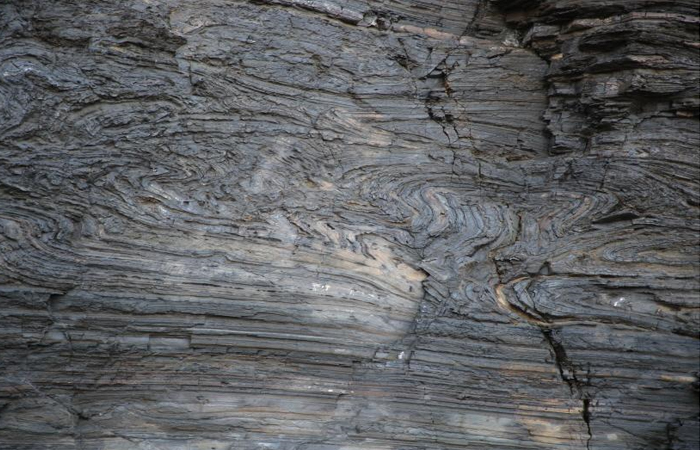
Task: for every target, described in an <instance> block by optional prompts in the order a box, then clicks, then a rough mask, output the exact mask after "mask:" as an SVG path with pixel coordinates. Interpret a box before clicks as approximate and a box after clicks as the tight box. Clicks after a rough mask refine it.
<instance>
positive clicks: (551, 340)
mask: <svg viewBox="0 0 700 450" xmlns="http://www.w3.org/2000/svg"><path fill="white" fill-rule="evenodd" d="M540 330H541V331H542V335H543V336H544V339H545V341H546V342H547V344H548V346H549V350H550V353H551V355H552V359H553V360H554V364H555V365H556V366H557V370H558V371H559V376H561V379H562V381H564V382H565V383H566V384H567V386H568V387H569V391H570V392H571V395H572V396H574V397H575V398H577V399H579V400H580V401H581V403H582V408H581V418H582V419H583V421H584V423H585V424H586V432H587V433H588V439H587V441H586V448H587V449H590V443H591V439H593V434H592V432H591V412H590V405H591V399H592V398H591V397H589V394H588V392H587V391H586V385H585V384H583V383H582V382H581V381H580V380H579V379H578V377H577V376H576V367H575V366H574V365H573V364H572V363H571V361H570V360H569V357H568V356H567V355H566V350H565V349H564V347H563V346H562V345H561V342H559V341H558V340H557V339H556V338H555V336H554V330H553V329H551V328H540Z"/></svg>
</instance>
